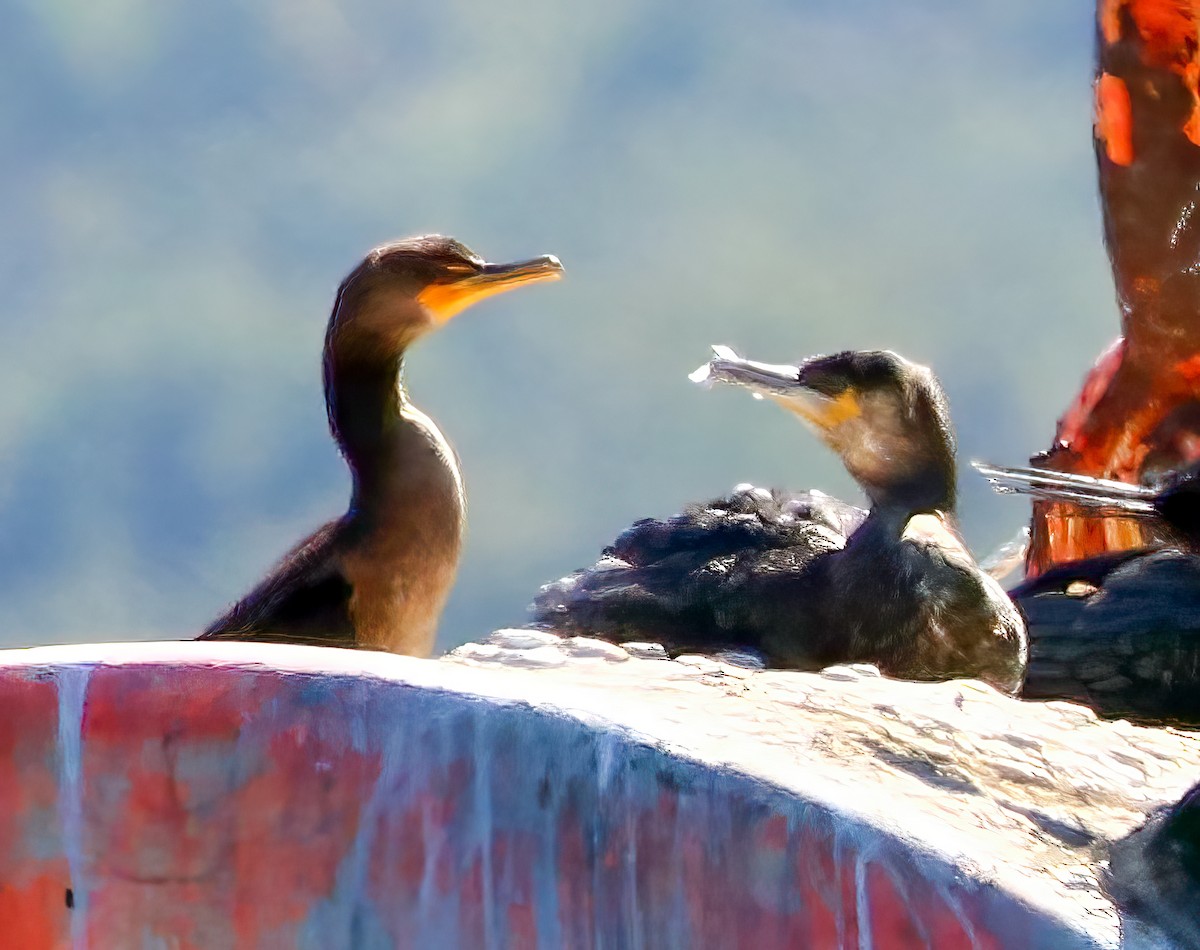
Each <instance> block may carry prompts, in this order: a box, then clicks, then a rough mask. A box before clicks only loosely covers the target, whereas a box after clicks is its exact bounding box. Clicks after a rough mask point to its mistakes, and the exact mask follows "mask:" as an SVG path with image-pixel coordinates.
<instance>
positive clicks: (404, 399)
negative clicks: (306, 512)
mask: <svg viewBox="0 0 1200 950" xmlns="http://www.w3.org/2000/svg"><path fill="white" fill-rule="evenodd" d="M402 373H403V355H402V354H397V355H394V356H387V357H379V356H374V355H367V354H361V353H358V354H354V355H350V356H344V355H340V354H337V353H331V354H328V355H327V357H326V361H325V405H326V409H327V411H328V413H329V430H330V432H331V433H332V434H333V437H334V439H335V440H336V441H337V444H338V448H339V449H340V450H341V453H342V455H343V456H344V457H345V459H346V464H347V465H348V466H349V467H350V474H351V477H352V479H353V484H354V487H353V501H352V503H351V504H352V507H353V508H355V509H359V508H361V507H363V505H364V504H365V503H366V502H367V501H368V500H369V499H370V498H371V497H373V496H374V495H375V494H377V493H378V491H379V490H380V489H381V487H382V485H383V482H384V480H385V478H386V474H387V471H388V469H389V467H390V465H391V463H392V458H393V455H394V452H395V446H396V445H397V443H398V442H399V441H400V438H401V435H402V433H403V432H404V430H406V429H408V428H410V427H411V426H412V424H413V423H412V419H411V414H410V413H409V412H406V409H408V408H410V403H409V400H408V395H407V393H406V392H405V391H404V385H403V380H402Z"/></svg>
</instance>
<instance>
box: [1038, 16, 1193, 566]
mask: <svg viewBox="0 0 1200 950" xmlns="http://www.w3.org/2000/svg"><path fill="white" fill-rule="evenodd" d="M1198 30H1200V2H1196V0H1099V2H1098V4H1097V45H1096V50H1097V53H1096V85H1095V93H1096V119H1095V144H1096V159H1097V163H1098V166H1099V175H1100V198H1101V205H1102V208H1103V212H1104V236H1105V243H1106V244H1107V246H1108V251H1109V256H1110V258H1111V260H1112V268H1113V277H1114V281H1115V284H1116V291H1117V301H1118V304H1119V306H1120V310H1121V333H1122V339H1121V340H1119V341H1118V342H1117V343H1116V344H1114V345H1113V347H1112V348H1111V349H1109V350H1108V351H1107V352H1106V353H1104V354H1103V355H1102V356H1101V357H1100V359H1099V361H1098V362H1097V363H1096V366H1095V368H1094V369H1093V370H1092V372H1091V374H1090V375H1089V377H1088V378H1087V380H1086V381H1085V383H1084V386H1083V389H1082V391H1081V392H1080V394H1079V396H1078V397H1077V398H1076V401H1075V403H1074V404H1073V405H1072V406H1071V407H1070V408H1069V409H1068V410H1067V412H1066V414H1065V415H1064V416H1063V417H1062V419H1060V420H1059V425H1058V432H1057V435H1056V438H1055V444H1054V447H1053V448H1052V449H1051V451H1050V452H1049V453H1048V455H1046V456H1045V457H1039V458H1037V459H1035V461H1036V462H1037V463H1038V464H1041V465H1044V466H1048V467H1051V468H1056V469H1059V470H1061V471H1069V472H1078V473H1081V474H1085V475H1099V476H1104V477H1108V478H1118V479H1122V480H1125V481H1137V480H1138V479H1139V478H1140V477H1141V475H1142V474H1143V473H1144V472H1146V471H1148V470H1163V469H1167V468H1175V467H1179V466H1180V465H1181V464H1183V463H1186V462H1188V461H1191V460H1193V459H1195V458H1196V457H1198V455H1200V403H1198V402H1197V400H1198V398H1200V222H1198V221H1197V215H1196V212H1197V200H1198V199H1200V36H1198ZM1032 535H1033V536H1032V543H1031V545H1030V552H1029V562H1028V569H1029V573H1030V574H1031V575H1033V574H1037V573H1040V572H1041V571H1042V570H1045V569H1046V568H1047V567H1049V566H1050V565H1052V564H1055V563H1060V562H1062V561H1068V560H1075V559H1078V558H1081V557H1085V556H1087V555H1090V554H1096V553H1099V552H1101V551H1105V550H1121V549H1124V548H1130V547H1135V546H1138V545H1140V544H1142V543H1144V542H1145V541H1146V540H1148V539H1147V537H1146V536H1145V535H1144V534H1143V530H1142V528H1141V527H1140V526H1139V525H1138V524H1135V523H1133V522H1132V521H1129V520H1128V519H1125V520H1122V519H1117V518H1111V517H1108V518H1104V517H1095V516H1092V517H1086V516H1085V514H1084V513H1083V512H1081V511H1079V510H1077V509H1075V508H1074V507H1073V506H1070V505H1064V504H1057V503H1050V502H1037V503H1035V505H1034V518H1033V532H1032Z"/></svg>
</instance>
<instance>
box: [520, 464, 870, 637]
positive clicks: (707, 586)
mask: <svg viewBox="0 0 1200 950" xmlns="http://www.w3.org/2000/svg"><path fill="white" fill-rule="evenodd" d="M865 517H866V513H865V512H862V511H861V510H860V509H857V508H854V507H853V506H851V505H845V504H843V503H842V502H838V501H837V500H836V499H832V498H829V497H828V496H826V495H822V494H821V493H819V492H817V493H808V492H800V493H792V492H779V491H768V490H766V489H755V488H750V487H748V486H747V487H745V488H742V487H739V488H738V489H735V491H734V492H733V494H731V495H729V496H726V497H724V498H718V499H715V500H713V501H710V502H707V503H705V504H697V505H689V506H688V507H687V508H685V509H684V510H683V511H682V512H681V513H680V514H678V515H675V516H674V517H672V518H669V519H667V520H657V519H645V520H642V521H639V522H636V523H635V524H634V525H633V526H631V527H630V528H628V529H627V530H626V531H624V532H623V533H622V534H621V536H620V537H618V538H617V540H616V541H615V542H614V543H613V544H612V545H611V546H609V547H608V548H606V549H605V550H604V552H603V554H602V556H601V558H600V559H599V560H598V561H597V562H596V563H595V564H594V565H592V566H591V567H589V568H585V569H583V570H581V571H576V572H575V573H574V574H571V575H569V576H568V577H564V578H562V579H561V580H559V581H555V582H554V583H552V584H548V585H546V586H545V587H543V588H542V590H541V591H540V592H539V593H538V595H537V598H536V599H535V600H534V603H533V604H532V606H531V608H530V609H531V612H532V615H533V621H534V623H536V624H538V625H542V626H549V627H553V628H555V629H561V630H576V631H579V632H583V633H590V634H593V635H598V636H603V637H609V638H611V639H615V640H619V641H629V640H653V641H656V642H660V643H662V644H663V645H664V646H665V647H666V648H667V649H668V651H670V652H672V653H679V652H684V651H686V650H690V649H705V650H712V649H714V648H722V647H728V646H745V645H750V646H755V645H756V644H755V642H754V636H753V635H752V634H750V633H749V626H750V625H751V624H752V617H751V613H753V611H754V609H755V608H754V602H755V600H756V598H757V595H756V588H757V586H758V583H759V581H760V580H761V579H762V577H763V576H764V575H772V576H779V575H780V574H782V573H786V574H787V575H788V576H789V577H795V576H796V575H797V574H799V573H801V572H803V571H804V570H805V569H806V566H807V564H808V563H809V562H810V561H811V560H812V558H813V557H815V556H816V555H818V554H823V553H826V552H828V551H830V550H836V549H838V548H840V547H842V546H843V545H844V544H845V533H844V532H845V528H846V526H848V525H855V526H856V525H857V523H858V522H859V521H861V519H862V518H865ZM846 533H848V532H846ZM748 611H749V612H750V613H748Z"/></svg>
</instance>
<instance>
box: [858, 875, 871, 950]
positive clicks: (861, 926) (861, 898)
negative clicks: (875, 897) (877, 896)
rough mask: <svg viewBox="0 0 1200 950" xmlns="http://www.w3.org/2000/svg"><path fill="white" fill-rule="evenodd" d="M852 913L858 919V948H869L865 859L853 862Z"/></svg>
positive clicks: (869, 915)
mask: <svg viewBox="0 0 1200 950" xmlns="http://www.w3.org/2000/svg"><path fill="white" fill-rule="evenodd" d="M854 915H855V919H856V920H857V921H858V950H871V947H872V945H873V943H872V939H871V896H870V895H869V894H868V893H867V859H866V858H865V857H863V856H862V855H861V854H860V855H859V856H858V858H857V860H855V862H854Z"/></svg>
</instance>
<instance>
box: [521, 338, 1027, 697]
mask: <svg viewBox="0 0 1200 950" xmlns="http://www.w3.org/2000/svg"><path fill="white" fill-rule="evenodd" d="M714 353H715V358H714V359H713V360H712V361H711V362H710V363H708V364H707V366H704V367H701V369H700V370H697V372H696V373H695V374H693V379H695V380H696V381H698V382H711V381H717V382H725V383H732V384H735V385H739V386H743V387H746V388H748V389H750V390H751V392H753V393H754V394H756V395H758V396H763V397H767V398H769V399H772V400H774V401H775V402H777V403H779V404H780V405H781V406H783V407H784V408H786V409H789V410H791V411H792V412H794V413H795V414H796V415H798V416H799V417H800V418H801V419H802V420H803V421H804V422H805V423H807V424H808V425H809V426H810V427H812V428H813V429H814V430H815V431H816V433H817V434H818V435H819V436H820V437H821V439H822V440H823V441H824V442H825V443H826V444H827V445H828V446H829V447H830V448H832V449H833V450H834V451H835V452H837V453H838V455H839V456H840V457H841V459H842V462H843V464H844V465H845V466H846V469H847V470H848V471H849V472H850V474H851V475H852V476H853V477H854V479H855V481H857V482H858V484H859V485H860V486H862V488H863V490H864V491H865V492H866V494H867V497H868V498H869V499H870V502H871V509H870V512H869V513H867V512H863V511H861V510H860V509H857V508H854V507H853V506H850V505H846V504H843V503H841V502H838V501H836V500H834V499H831V498H829V497H828V496H825V495H823V494H821V493H820V492H812V493H803V494H789V493H784V492H772V491H767V490H765V489H754V488H749V487H746V488H741V489H736V490H735V492H734V494H733V495H732V496H730V497H728V498H722V499H718V500H716V501H712V502H709V503H707V504H698V505H691V506H689V507H688V508H686V509H685V510H684V511H683V512H682V513H681V514H679V515H676V516H675V517H673V518H671V519H669V520H667V521H657V520H652V519H647V520H644V521H639V522H637V523H636V524H634V525H633V526H632V527H631V528H629V529H628V530H627V531H625V532H624V533H623V534H622V535H621V536H620V537H619V538H618V539H617V541H616V542H615V543H614V544H613V545H612V546H611V547H609V548H607V549H606V550H605V551H604V553H603V556H602V557H601V559H600V560H599V561H598V562H597V563H596V564H595V565H594V566H592V567H590V568H587V569H586V570H583V571H579V572H577V573H575V574H572V575H570V576H569V577H566V578H563V579H562V580H560V581H557V582H555V583H553V584H550V585H547V586H546V587H544V588H543V589H542V590H541V592H540V593H539V594H538V597H537V599H536V600H535V602H534V604H533V607H532V612H533V621H534V623H535V624H537V625H539V626H543V627H548V628H551V629H555V630H560V631H564V632H576V633H587V634H591V635H594V636H600V637H605V638H608V639H612V640H616V641H622V642H627V641H631V640H653V641H657V642H659V643H662V644H663V646H664V647H665V648H666V649H667V650H668V651H669V652H670V653H672V654H679V653H682V652H687V651H709V652H711V651H713V650H718V649H723V648H735V649H736V648H750V649H753V650H756V651H758V652H759V653H761V654H762V655H763V656H764V658H765V659H766V661H767V663H768V664H769V665H771V666H776V667H790V668H799V669H820V668H823V667H825V666H828V665H830V664H834V663H873V664H875V665H877V666H878V667H879V668H880V670H882V671H883V672H884V673H887V674H889V675H892V676H897V677H903V678H906V679H919V680H934V679H953V678H957V677H977V678H979V679H983V680H985V681H987V682H989V683H991V684H992V685H994V686H996V687H997V688H999V689H1001V690H1004V691H1006V692H1010V693H1011V692H1014V691H1016V690H1017V689H1018V688H1019V687H1020V685H1021V677H1022V675H1023V673H1024V667H1025V631H1024V627H1023V625H1022V623H1021V618H1020V616H1019V614H1018V613H1017V611H1016V609H1015V608H1014V607H1013V605H1012V603H1011V602H1010V601H1009V599H1008V598H1007V597H1006V596H1005V594H1004V592H1003V590H1001V589H1000V586H999V585H998V584H997V583H996V582H995V581H994V580H992V578H990V577H988V576H987V575H986V574H984V573H983V572H982V571H981V570H980V569H979V567H978V566H977V565H976V563H975V561H974V559H973V558H972V557H971V554H970V552H969V551H968V550H967V548H966V545H965V544H964V543H963V541H962V539H961V538H960V537H959V534H958V530H957V527H956V526H955V521H954V508H955V492H956V478H955V459H954V434H953V431H952V427H951V423H950V416H949V412H948V408H947V404H946V399H945V396H944V394H943V393H942V389H941V386H940V385H939V384H938V382H937V380H936V378H935V377H934V375H933V373H931V372H930V371H929V370H928V369H926V368H924V367H921V366H917V365H914V364H913V363H910V362H908V361H907V360H905V359H903V358H902V357H900V356H898V355H896V354H895V353H891V352H884V351H873V352H845V353H839V354H837V355H835V356H822V357H814V358H811V359H808V360H806V361H804V362H802V363H801V364H800V365H799V366H777V365H768V364H763V363H755V362H752V361H750V360H745V359H742V358H740V357H738V356H737V355H736V354H734V353H733V352H732V351H731V350H728V349H727V348H725V347H715V348H714Z"/></svg>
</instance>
